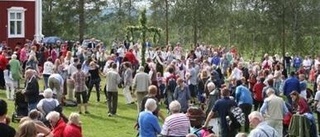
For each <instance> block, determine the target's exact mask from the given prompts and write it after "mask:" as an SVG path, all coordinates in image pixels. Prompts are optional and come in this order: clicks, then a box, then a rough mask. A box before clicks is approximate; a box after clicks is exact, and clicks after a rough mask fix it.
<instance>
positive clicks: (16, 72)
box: [9, 54, 22, 88]
mask: <svg viewBox="0 0 320 137" xmlns="http://www.w3.org/2000/svg"><path fill="white" fill-rule="evenodd" d="M9 64H10V72H11V74H12V80H13V81H12V82H13V85H14V87H15V88H19V87H20V86H19V81H20V80H21V79H22V76H21V72H22V68H21V65H20V61H19V60H17V55H16V54H13V55H12V56H11V60H10V61H9Z"/></svg>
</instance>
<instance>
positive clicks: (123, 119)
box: [0, 80, 138, 137]
mask: <svg viewBox="0 0 320 137" xmlns="http://www.w3.org/2000/svg"><path fill="white" fill-rule="evenodd" d="M42 83H43V80H39V84H40V87H43V86H42V85H43V84H42ZM101 84H102V85H104V84H105V82H101ZM93 92H95V91H93ZM0 98H2V99H5V100H6V101H7V102H8V108H9V112H8V116H10V117H11V114H12V112H14V102H13V101H9V100H7V99H6V95H5V91H4V90H0ZM100 98H101V101H100V102H97V101H96V93H91V97H90V102H89V107H88V110H89V111H90V113H91V114H82V115H81V117H80V119H81V121H82V133H83V136H84V137H133V136H135V135H136V133H137V131H136V130H135V129H134V125H135V123H136V118H137V115H138V114H137V108H136V105H135V104H132V105H126V102H125V99H124V97H123V94H122V89H119V100H118V110H117V115H118V116H114V117H108V115H107V112H108V110H107V104H106V103H104V102H105V97H104V94H103V93H101V97H100ZM63 111H64V113H65V115H66V116H69V114H70V113H71V112H77V108H76V107H64V110H63ZM10 125H11V126H13V127H15V128H16V129H17V127H18V124H17V123H11V124H10Z"/></svg>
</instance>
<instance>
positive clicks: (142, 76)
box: [132, 66, 151, 112]
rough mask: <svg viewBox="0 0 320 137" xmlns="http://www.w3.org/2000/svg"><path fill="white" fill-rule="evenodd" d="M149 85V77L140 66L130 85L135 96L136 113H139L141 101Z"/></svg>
mask: <svg viewBox="0 0 320 137" xmlns="http://www.w3.org/2000/svg"><path fill="white" fill-rule="evenodd" d="M150 85H151V80H150V77H149V75H148V74H147V73H145V72H144V67H143V66H140V67H139V70H138V73H137V74H136V75H135V77H134V79H133V84H132V87H133V89H134V92H135V93H136V95H137V108H138V112H140V109H141V108H140V107H141V103H142V99H143V97H145V96H146V95H147V94H148V87H149V86H150Z"/></svg>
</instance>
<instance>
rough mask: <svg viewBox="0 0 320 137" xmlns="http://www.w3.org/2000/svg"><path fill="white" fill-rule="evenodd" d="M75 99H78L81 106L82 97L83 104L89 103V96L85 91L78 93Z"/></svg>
mask: <svg viewBox="0 0 320 137" xmlns="http://www.w3.org/2000/svg"><path fill="white" fill-rule="evenodd" d="M75 97H76V100H77V103H78V104H81V97H82V103H83V104H85V103H88V95H87V92H85V91H84V92H76V93H75Z"/></svg>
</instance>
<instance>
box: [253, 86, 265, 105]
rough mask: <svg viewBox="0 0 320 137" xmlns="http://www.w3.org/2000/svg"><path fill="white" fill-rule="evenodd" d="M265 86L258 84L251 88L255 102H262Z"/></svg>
mask: <svg viewBox="0 0 320 137" xmlns="http://www.w3.org/2000/svg"><path fill="white" fill-rule="evenodd" d="M263 87H265V85H264V84H263V83H262V82H258V83H256V84H254V86H253V98H254V99H255V100H257V101H263V96H262V90H263Z"/></svg>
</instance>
